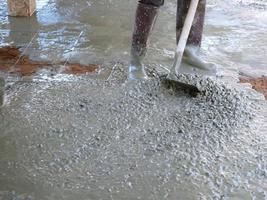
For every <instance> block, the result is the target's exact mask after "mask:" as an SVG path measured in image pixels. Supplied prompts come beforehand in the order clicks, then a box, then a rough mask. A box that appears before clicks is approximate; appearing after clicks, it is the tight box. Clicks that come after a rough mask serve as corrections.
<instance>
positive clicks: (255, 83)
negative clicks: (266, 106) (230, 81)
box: [240, 77, 267, 100]
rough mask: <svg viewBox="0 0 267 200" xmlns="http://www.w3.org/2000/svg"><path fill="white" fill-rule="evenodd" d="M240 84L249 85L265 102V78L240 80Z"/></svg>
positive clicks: (266, 96)
mask: <svg viewBox="0 0 267 200" xmlns="http://www.w3.org/2000/svg"><path fill="white" fill-rule="evenodd" d="M240 82H241V83H250V84H251V85H252V88H253V89H255V90H256V91H258V92H260V93H262V94H263V95H264V96H265V99H266V100H267V77H259V78H240Z"/></svg>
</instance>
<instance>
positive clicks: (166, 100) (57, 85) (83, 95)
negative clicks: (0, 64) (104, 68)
mask: <svg viewBox="0 0 267 200" xmlns="http://www.w3.org/2000/svg"><path fill="white" fill-rule="evenodd" d="M125 68H126V66H124V65H120V64H118V65H117V67H116V68H115V69H114V71H113V72H112V75H111V76H110V78H109V81H101V80H94V78H93V76H92V77H90V76H89V77H88V76H85V77H83V78H82V77H81V78H80V79H76V80H74V81H73V82H69V81H68V82H62V81H60V82H58V81H51V82H27V81H26V80H25V81H26V82H17V83H16V84H13V85H10V86H9V89H8V90H7V99H9V100H8V102H7V104H6V106H5V107H4V108H2V110H1V115H0V121H1V127H0V128H1V131H0V132H1V144H2V145H1V152H2V153H1V155H0V158H1V165H0V172H1V179H0V191H1V192H0V197H2V199H12V198H19V197H20V199H64V200H66V199H67V200H68V199H69V200H72V199H80V200H82V199H84V200H86V199H92V200H93V199H144V200H147V199H173V200H176V199H253V198H255V199H265V198H266V189H267V183H266V155H267V152H266V141H267V137H266V134H265V133H266V130H267V129H266V116H267V115H266V114H267V110H266V103H265V104H264V102H263V101H261V100H260V98H258V100H257V98H255V97H257V95H256V94H255V95H256V96H252V94H250V92H251V91H252V90H249V89H245V88H244V87H243V86H241V85H240V86H238V85H235V86H234V87H233V85H231V84H230V85H229V84H225V83H223V82H222V81H214V80H212V79H202V78H200V77H194V79H193V80H191V78H190V77H187V76H182V77H179V78H180V79H182V78H183V79H185V80H187V81H189V82H191V83H193V84H196V85H197V86H198V87H199V88H200V90H202V91H203V92H202V93H201V94H199V95H198V96H197V97H195V98H193V97H191V96H190V95H189V94H186V93H184V92H183V91H181V90H177V89H175V88H168V86H166V85H163V83H162V82H161V81H160V79H159V78H157V76H158V73H156V71H155V70H153V71H150V74H149V75H150V76H151V75H152V74H154V78H153V80H150V81H146V82H125V80H126V70H125ZM151 68H153V66H151V67H150V69H151ZM258 97H259V96H258ZM263 120H264V121H263ZM263 125H265V127H264V126H263ZM12 191H13V192H12Z"/></svg>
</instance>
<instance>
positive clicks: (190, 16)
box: [166, 0, 199, 92]
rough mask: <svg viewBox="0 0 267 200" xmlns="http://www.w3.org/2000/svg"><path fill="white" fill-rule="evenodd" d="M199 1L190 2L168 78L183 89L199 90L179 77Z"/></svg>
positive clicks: (192, 0)
mask: <svg viewBox="0 0 267 200" xmlns="http://www.w3.org/2000/svg"><path fill="white" fill-rule="evenodd" d="M198 2H199V0H191V3H190V7H189V9H188V13H187V16H186V18H185V22H184V26H183V30H182V32H181V36H180V39H179V42H178V44H177V48H176V51H175V57H174V63H173V66H172V68H171V70H170V72H169V74H168V76H167V78H166V80H167V81H168V82H169V83H171V84H175V85H177V86H178V87H181V88H183V89H187V90H190V91H194V92H198V91H199V90H198V88H197V87H196V86H194V85H190V84H188V83H184V82H182V81H180V80H178V79H177V76H176V75H177V74H179V69H180V66H181V63H182V58H183V54H184V50H185V47H186V42H187V39H188V37H189V33H190V30H191V27H192V24H193V21H194V17H195V14H196V11H197V6H198Z"/></svg>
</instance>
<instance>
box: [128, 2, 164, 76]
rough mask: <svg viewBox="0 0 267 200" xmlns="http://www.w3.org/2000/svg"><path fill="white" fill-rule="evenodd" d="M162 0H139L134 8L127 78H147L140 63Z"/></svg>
mask: <svg viewBox="0 0 267 200" xmlns="http://www.w3.org/2000/svg"><path fill="white" fill-rule="evenodd" d="M163 3H164V0H140V1H139V3H138V6H137V10H136V16H135V24H134V31H133V36H132V47H131V56H130V65H129V75H128V79H129V80H135V79H147V78H148V77H147V74H146V72H145V70H144V67H143V65H142V61H143V59H144V57H145V55H146V51H147V45H148V39H149V35H150V33H151V31H152V29H153V26H154V24H155V21H156V18H157V15H158V10H159V7H160V6H161V5H163Z"/></svg>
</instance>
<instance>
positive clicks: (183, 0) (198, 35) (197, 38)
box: [139, 0, 206, 46]
mask: <svg viewBox="0 0 267 200" xmlns="http://www.w3.org/2000/svg"><path fill="white" fill-rule="evenodd" d="M190 2H191V0H177V17H176V35H177V40H178V39H179V36H180V34H181V30H182V28H183V25H184V20H185V17H186V14H187V12H188V8H189V6H190ZM139 3H143V4H147V5H152V6H156V7H160V6H162V5H163V4H164V0H139ZM205 10H206V0H200V1H199V4H198V8H197V12H196V15H195V19H194V23H193V26H192V28H191V31H190V35H189V38H188V41H187V44H189V45H190V44H191V45H197V46H200V45H201V40H202V32H203V25H204V18H205Z"/></svg>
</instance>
